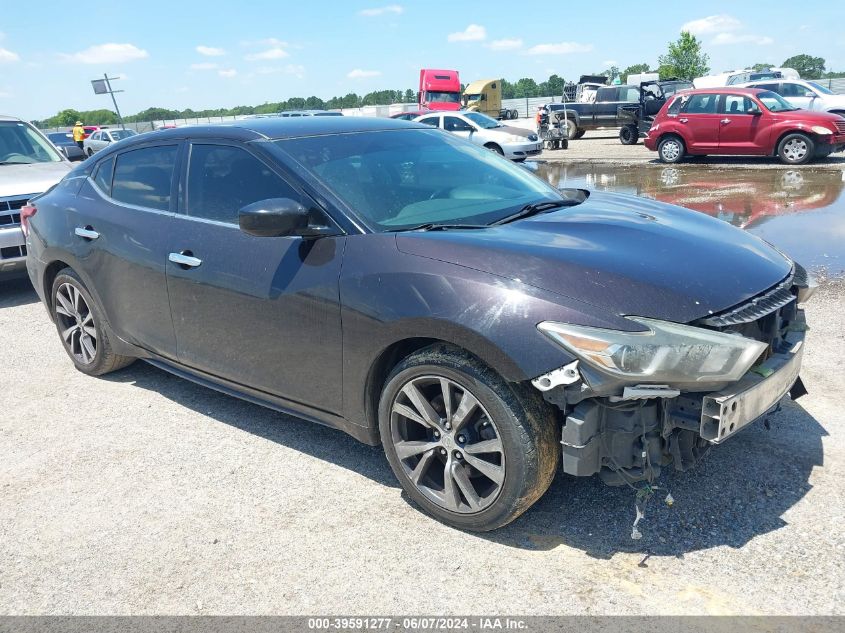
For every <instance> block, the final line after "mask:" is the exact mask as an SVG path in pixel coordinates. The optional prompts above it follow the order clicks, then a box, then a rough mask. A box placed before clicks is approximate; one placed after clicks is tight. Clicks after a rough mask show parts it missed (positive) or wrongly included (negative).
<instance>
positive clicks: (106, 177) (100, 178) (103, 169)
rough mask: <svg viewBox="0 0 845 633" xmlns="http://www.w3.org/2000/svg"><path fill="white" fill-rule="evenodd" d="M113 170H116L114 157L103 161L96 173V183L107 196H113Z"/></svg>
mask: <svg viewBox="0 0 845 633" xmlns="http://www.w3.org/2000/svg"><path fill="white" fill-rule="evenodd" d="M112 170H114V156H110V157H109V158H108V159H106V160H104V161H102V162H101V163H100V164H99V165H97V170H96V171H95V172H94V182H95V183H97V186H98V187H99V188H100V189H101V190H102V191H103V193H105V194H106V195H107V196H110V195H111V176H112Z"/></svg>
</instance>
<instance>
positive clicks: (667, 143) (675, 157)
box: [657, 135, 686, 164]
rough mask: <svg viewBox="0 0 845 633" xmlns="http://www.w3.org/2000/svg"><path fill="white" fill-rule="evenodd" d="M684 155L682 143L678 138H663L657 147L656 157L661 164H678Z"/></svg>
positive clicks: (684, 148)
mask: <svg viewBox="0 0 845 633" xmlns="http://www.w3.org/2000/svg"><path fill="white" fill-rule="evenodd" d="M685 153H686V147H684V142H683V141H682V140H681V138H680V137H678V136H674V135H672V136H664V137H663V138H662V139H660V143H659V144H658V145H657V156H658V157H659V158H660V162H662V163H669V164H672V163H679V162H681V160H683V158H684V154H685Z"/></svg>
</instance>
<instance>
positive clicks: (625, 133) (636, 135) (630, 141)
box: [619, 125, 640, 145]
mask: <svg viewBox="0 0 845 633" xmlns="http://www.w3.org/2000/svg"><path fill="white" fill-rule="evenodd" d="M638 140H640V131H639V130H638V129H637V126H636V125H625V126H623V127H622V129H620V130H619V141H620V142H621V143H622V145H636V144H637V141H638Z"/></svg>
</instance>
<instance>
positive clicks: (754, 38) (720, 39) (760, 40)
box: [710, 33, 774, 46]
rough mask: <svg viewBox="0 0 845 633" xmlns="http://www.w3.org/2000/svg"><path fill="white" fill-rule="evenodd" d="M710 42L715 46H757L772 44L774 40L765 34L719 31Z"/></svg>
mask: <svg viewBox="0 0 845 633" xmlns="http://www.w3.org/2000/svg"><path fill="white" fill-rule="evenodd" d="M710 43H711V44H713V45H716V46H719V45H723V44H757V46H767V45H768V44H773V43H774V40H773V39H772V38H771V37H769V36H767V35H752V34H750V33H748V34H746V35H737V34H736V33H719V34H718V35H717V36H716V37H714V38H713V41H712V42H710Z"/></svg>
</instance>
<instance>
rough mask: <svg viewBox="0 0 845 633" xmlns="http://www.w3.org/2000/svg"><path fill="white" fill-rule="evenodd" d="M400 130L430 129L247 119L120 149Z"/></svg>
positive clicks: (331, 119)
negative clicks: (153, 144) (187, 141)
mask: <svg viewBox="0 0 845 633" xmlns="http://www.w3.org/2000/svg"><path fill="white" fill-rule="evenodd" d="M401 129H423V130H427V129H429V126H427V125H424V124H420V123H413V122H410V121H402V120H399V119H389V118H386V117H342V116H316V117H313V116H305V117H285V118H267V119H246V120H242V121H232V122H227V123H219V124H216V125H194V126H185V127H180V128H175V129H167V130H155V131H153V132H146V133H144V134H138V135H136V136H133V137H131V138H130V139H124V140H123V141H121V147H124V148H125V147H129V146H131V145H134V144H141V143H148V142H150V141H151V140H153V139H155V140H168V139H174V140H175V139H184V138H187V139H191V138H219V139H231V140H238V141H257V140H268V139H286V138H299V137H304V136H324V135H327V134H351V133H355V132H381V131H387V130H401Z"/></svg>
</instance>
